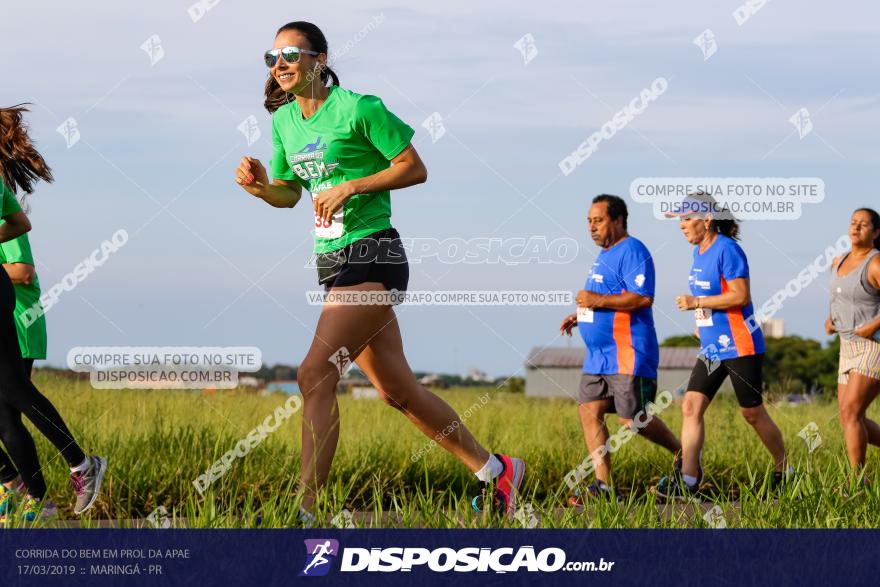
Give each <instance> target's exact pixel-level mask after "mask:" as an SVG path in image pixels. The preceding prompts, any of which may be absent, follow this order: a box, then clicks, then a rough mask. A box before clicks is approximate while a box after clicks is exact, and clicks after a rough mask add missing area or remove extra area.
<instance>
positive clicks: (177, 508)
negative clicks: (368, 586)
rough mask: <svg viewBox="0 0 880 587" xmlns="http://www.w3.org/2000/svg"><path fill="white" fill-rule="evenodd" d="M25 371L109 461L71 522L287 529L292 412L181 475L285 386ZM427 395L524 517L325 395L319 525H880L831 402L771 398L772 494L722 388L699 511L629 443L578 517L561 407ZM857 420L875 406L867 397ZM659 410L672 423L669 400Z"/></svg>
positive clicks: (472, 393)
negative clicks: (112, 380)
mask: <svg viewBox="0 0 880 587" xmlns="http://www.w3.org/2000/svg"><path fill="white" fill-rule="evenodd" d="M35 381H36V383H37V385H38V386H39V387H40V388H41V389H42V390H43V391H44V393H46V395H47V396H49V397H50V399H52V400H53V401H54V402H55V404H56V406H57V407H58V408H59V410H60V411H61V413H62V415H63V416H64V417H65V419H66V420H67V422H68V424H69V425H70V427H71V428H72V429H73V431H74V433H75V434H76V435H77V437H78V438H79V439H80V440H81V443H82V444H83V445H84V447H85V448H86V449H87V451H88V452H94V453H97V454H101V455H105V456H107V457H108V458H109V464H110V468H109V474H108V478H107V480H106V482H105V489H104V491H103V496H102V498H101V500H100V501H99V503H98V505H97V506H96V507H95V508H94V509H93V510H92V511H91V512H90V513H89V515H88V516H87V517H86V518H84V520H83V525H84V526H97V525H99V523H100V519H102V518H103V519H107V518H109V519H115V520H130V519H144V518H146V517H147V516H149V515H150V514H151V512H153V511H154V510H156V508H157V507H158V506H164V508H165V509H166V510H167V512H168V516H169V521H171V522H172V523H173V524H174V525H186V526H188V527H207V528H230V527H234V528H238V527H256V526H259V527H264V528H265V527H291V526H295V524H296V522H295V520H296V514H297V512H298V505H299V504H298V503H297V500H296V499H295V497H293V496H294V494H295V492H294V488H295V486H296V475H297V472H298V469H299V466H298V450H299V434H300V432H299V430H300V418H299V412H297V413H296V414H294V415H293V416H292V417H290V418H289V419H287V420H286V421H284V422H283V423H282V425H281V426H280V427H279V428H278V429H277V430H275V431H274V432H273V433H272V434H271V435H269V436H268V437H267V438H266V439H265V441H263V442H262V443H261V444H259V446H257V447H256V448H255V449H254V450H252V451H251V452H250V453H249V454H247V456H245V457H244V458H237V459H235V461H234V462H233V463H232V466H231V468H230V469H229V470H228V471H227V472H226V473H225V475H224V476H223V477H222V478H221V479H219V480H217V481H215V482H214V483H213V484H212V485H211V486H210V488H209V489H208V490H207V491H205V492H204V494H199V493H198V492H197V491H196V489H195V487H194V486H193V483H192V481H193V479H195V478H196V477H197V476H198V475H200V474H201V473H203V472H204V471H205V470H206V469H207V468H209V467H210V466H211V464H212V463H213V462H214V461H216V460H217V459H218V458H220V456H221V455H222V454H223V453H225V452H227V451H229V450H230V449H232V448H233V447H234V446H235V445H236V443H237V442H238V441H239V440H240V439H242V438H244V437H246V436H247V434H248V432H249V431H250V430H252V429H253V428H254V427H255V426H257V424H258V423H259V422H262V421H263V420H264V419H265V418H266V417H267V416H269V415H271V414H272V413H273V412H274V410H275V409H276V408H277V407H278V406H281V405H283V404H284V402H285V400H286V399H287V398H286V396H284V395H281V394H276V395H269V396H257V395H253V394H247V393H244V392H238V391H229V392H216V393H215V394H213V395H205V394H203V393H202V392H201V391H191V392H184V391H133V390H127V391H107V390H94V389H92V388H91V386H90V385H89V383H88V382H74V381H69V380H63V379H55V378H52V377H51V376H49V375H47V374H41V373H37V375H36V377H35ZM441 394H442V396H443V397H444V398H446V399H447V401H449V402H450V403H451V404H452V405H453V406H454V407H455V408H456V409H458V410H459V413H461V414H463V415H464V422H465V424H466V425H467V426H468V427H470V428H471V430H472V431H473V432H474V434H475V435H476V436H477V438H478V439H480V440H481V442H483V443H484V444H485V445H486V446H487V447H488V448H489V449H490V450H495V451H500V450H503V451H504V452H507V453H510V454H513V455H517V456H521V457H523V458H524V459H526V461H527V463H528V473H527V476H526V481H525V486H524V495H523V496H522V501H523V502H524V503H526V502H527V503H529V504H531V505H530V508H529V510H528V511H529V516H528V518H520V519H519V520H512V521H509V520H501V519H499V518H497V517H493V516H481V515H479V514H476V513H474V512H473V511H472V510H471V507H470V499H471V497H472V496H473V495H475V494H476V493H477V492H478V484H477V482H476V480H475V478H474V477H473V475H472V474H471V473H470V472H469V471H468V470H467V469H466V468H465V467H464V466H462V465H460V464H459V463H458V462H457V461H456V460H455V459H454V458H452V457H451V456H449V455H448V454H446V453H445V451H443V450H442V449H440V448H439V447H436V446H432V445H431V443H430V442H429V441H428V440H427V439H426V438H424V437H423V436H421V435H420V434H419V433H418V432H417V431H416V430H415V428H414V427H412V426H411V425H410V424H409V422H408V421H407V420H406V419H405V418H404V417H403V416H402V415H400V414H399V413H398V412H397V411H395V410H393V409H391V408H389V407H387V406H386V405H385V404H384V403H382V402H381V401H379V400H354V399H352V398H351V397H340V405H341V412H342V431H341V438H340V448H339V451H338V452H337V455H336V460H335V462H334V467H333V471H332V472H331V478H330V484H329V487H328V490H327V493H326V496H325V499H324V500H323V503H322V504H321V507H322V513H323V515H324V518H323V525H330V520H331V519H333V518H334V517H335V519H336V520H337V524H338V523H340V521H341V520H342V519H343V518H341V517H339V514H340V512H342V511H343V510H348V511H350V512H354V517H353V523H355V524H357V525H372V526H381V525H393V526H401V527H410V526H418V527H435V528H458V527H473V528H482V527H493V526H501V525H503V526H510V527H520V526H522V525H523V524H524V523H526V522H524V520H526V521H527V525H537V526H538V527H544V528H558V527H595V528H623V527H639V528H654V527H706V526H707V521H706V519H705V518H704V516H703V512H704V511H705V509H706V507H710V508H714V505H713V503H714V504H717V505H718V507H719V508H720V513H721V515H723V517H724V521H725V523H726V525H727V527H749V528H783V527H809V528H839V527H877V526H878V525H880V523H878V521H880V493H878V490H877V486H876V485H875V486H874V487H873V488H871V489H868V490H865V491H861V492H860V491H853V490H850V488H849V485H848V481H847V469H846V462H845V452H844V447H843V440H842V436H841V431H840V427H839V425H838V423H837V418H836V406H835V405H834V404H827V403H814V404H807V405H800V406H796V407H795V406H788V405H774V406H771V407H770V412H771V415H772V416H773V417H774V418H775V420H776V422H777V423H778V424H779V426H780V428H781V429H782V431H783V435H784V437H785V441H786V446H787V448H788V450H789V454H790V458H791V460H792V463H793V464H794V466H795V467H796V468H797V470H798V472H799V475H798V477H797V479H796V481H795V482H793V483H791V484H790V485H789V486H788V487H787V488H786V489H785V490H784V491H783V492H782V493H781V494H780V495H779V498H778V500H772V499H770V500H761V499H758V498H757V497H755V496H754V495H753V494H752V493H751V492H750V491H749V489H748V488H750V487H751V486H752V485H753V484H754V483H755V482H756V481H760V480H762V479H764V478H765V476H766V475H767V473H768V471H769V470H770V458H769V455H768V454H767V453H766V451H765V450H764V448H763V446H762V445H761V444H760V441H759V440H758V438H757V436H756V435H755V434H754V433H753V431H752V430H751V428H750V427H748V425H747V424H746V423H745V421H744V420H743V419H742V417H741V416H740V415H739V413H738V411H737V409H736V406H735V404H734V402H733V401H732V398H729V397H719V398H718V399H717V400H716V402H715V403H714V404H713V405H712V407H711V408H710V409H709V412H708V413H707V424H708V426H707V428H708V429H707V438H706V450H705V452H704V466H705V469H706V483H705V486H704V492H705V493H706V495H707V496H706V499H705V501H707V502H708V506H706V505H704V506H703V510H699V509H696V508H692V507H690V508H689V507H677V508H669V507H666V508H664V507H661V506H659V505H658V502H657V500H656V498H655V496H654V495H653V493H651V492H650V491H649V490H650V488H651V487H652V486H653V485H654V484H655V483H656V482H657V481H658V480H659V478H660V477H661V476H662V475H664V474H666V473H667V472H668V470H669V468H670V465H671V459H670V457H669V455H668V453H665V452H664V451H662V450H661V449H659V448H656V447H655V446H653V445H652V444H650V443H648V442H646V441H644V440H642V439H641V438H636V439H633V440H632V441H631V442H629V443H627V444H626V445H624V446H623V447H622V448H621V449H620V450H619V451H618V452H616V453H615V454H614V456H613V463H614V474H615V483H616V485H617V486H618V487H619V488H620V489H621V490H622V491H623V492H624V493H625V494H626V496H627V501H626V503H625V504H623V505H617V504H612V503H597V504H595V505H594V506H591V507H589V508H588V510H587V511H574V510H570V509H564V508H563V506H564V504H565V500H566V496H567V494H568V492H569V490H568V487H567V486H566V484H565V482H564V481H563V478H564V476H565V474H566V473H567V472H568V471H570V470H571V469H572V468H573V467H575V466H576V465H577V464H578V463H579V462H581V460H583V459H584V457H585V456H586V450H585V448H584V443H583V439H582V435H581V431H580V426H579V423H578V419H577V411H576V407H575V404H574V403H573V402H571V401H567V400H546V399H532V398H527V397H524V396H522V395H519V394H506V393H503V392H500V391H496V390H494V389H493V388H480V389H473V388H471V389H467V390H464V389H459V390H450V391H446V392H441ZM481 398H482V399H481ZM871 414H873V415H874V417H878V416H880V414H878V409H877V408H876V407H873V408H872V412H870V413H869V415H871ZM662 417H663V418H664V419H665V420H666V422H667V423H668V424H669V425H670V427H671V428H672V429H673V430H674V431H676V432H678V430H679V429H680V408H679V404H678V403H677V402H676V403H674V404H673V405H671V406H670V407H669V408H668V409H667V410H666V412H664V414H663V416H662ZM810 422H814V423H815V424H816V426H817V427H818V433H819V435H820V436H821V444H820V445H819V446H818V448H816V449H815V450H814V451H813V452H812V453H810V452H809V451H808V447H807V444H806V442H805V441H804V440H803V439H802V438H800V437H799V436H798V432H799V431H801V430H802V429H803V428H804V427H805V426H806V425H807V424H809V423H810ZM610 424H611V427H612V431H614V430H616V429H617V424H616V422H614V421H610ZM34 436H35V438H36V439H37V443H38V449H39V451H40V454H41V456H42V459H43V466H44V471H45V473H46V477H47V481H48V484H49V491H50V497H52V498H54V500H55V501H56V503H57V504H58V506H59V509H60V510H61V511H62V516H63V517H64V518H66V519H74V518H75V516H73V514H72V513H71V511H70V508H71V506H72V502H73V493H72V490H71V489H70V487H69V486H68V483H67V469H66V467H65V464H64V462H63V461H62V459H61V458H60V457H59V456H58V455H57V452H56V451H55V450H54V449H53V448H52V447H51V446H50V445H49V444H48V442H47V441H46V440H45V439H44V438H43V437H42V436H41V435H39V434H38V433H35V435H34ZM878 454H880V452H878V451H877V449H876V448H871V449H869V459H868V467H869V471H873V472H875V473H876V472H877V471H880V463H878ZM413 455H417V457H416V458H415V459H413ZM717 511H719V510H717V509H716V512H717ZM532 516H533V517H532Z"/></svg>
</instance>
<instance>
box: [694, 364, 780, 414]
mask: <svg viewBox="0 0 880 587" xmlns="http://www.w3.org/2000/svg"><path fill="white" fill-rule="evenodd" d="M763 365H764V355H763V354H761V355H749V356H747V357H736V358H735V359H726V360H723V361H709V360H707V359H706V358H705V357H703V356H700V357H698V358H697V364H696V365H694V368H693V370H692V371H691V378H690V380H689V381H688V386H687V390H688V391H697V392H699V393H702V394H703V395H705V396H708V397H709V399H712V398H713V397H715V394H716V393H717V392H718V389H719V388H720V387H721V384H722V383H724V378H725V377H727V376H728V375H730V382H731V383H732V384H733V391H734V392H735V393H736V399H737V401H738V402H739V405H740V406H742V407H743V408H754V407H757V406H760V405H761V403H762V402H763V399H762V397H761V390H762V389H763V386H764V379H763V375H762V367H763Z"/></svg>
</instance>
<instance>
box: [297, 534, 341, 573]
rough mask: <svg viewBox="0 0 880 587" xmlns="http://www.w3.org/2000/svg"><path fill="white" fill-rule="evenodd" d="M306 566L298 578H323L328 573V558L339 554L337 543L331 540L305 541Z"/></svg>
mask: <svg viewBox="0 0 880 587" xmlns="http://www.w3.org/2000/svg"><path fill="white" fill-rule="evenodd" d="M305 543H306V555H307V556H306V566H305V567H304V568H303V570H302V571H301V572H300V574H299V576H300V577H323V576H324V575H326V574H327V573H329V572H330V560H331V559H330V558H328V557H336V555H337V554H339V541H338V540H333V539H331V538H317V539H312V540H306V541H305Z"/></svg>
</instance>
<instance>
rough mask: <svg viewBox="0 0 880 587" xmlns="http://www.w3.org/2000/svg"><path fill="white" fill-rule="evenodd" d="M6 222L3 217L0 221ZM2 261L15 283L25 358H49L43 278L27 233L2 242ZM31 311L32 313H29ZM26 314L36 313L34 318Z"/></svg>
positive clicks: (18, 326)
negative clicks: (42, 304)
mask: <svg viewBox="0 0 880 587" xmlns="http://www.w3.org/2000/svg"><path fill="white" fill-rule="evenodd" d="M2 222H3V221H2V220H0V223H2ZM0 263H2V264H3V269H5V270H6V273H8V274H9V278H10V279H11V280H12V284H13V285H14V286H15V328H16V330H17V331H18V345H19V346H20V347H21V356H22V358H24V359H45V358H46V340H47V339H46V318H45V317H44V316H43V310H42V306H41V305H40V280H39V278H38V277H37V274H36V272H35V271H34V256H33V254H32V253H31V243H30V241H29V240H28V235H27V234H23V235H21V236H20V237H17V238H14V239H12V240H10V241H6V242H5V243H0ZM28 310H30V312H29V314H26V313H27V312H28ZM26 315H29V316H35V315H36V316H37V318H36V319H35V320H33V321H30V320H25V317H26Z"/></svg>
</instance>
